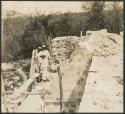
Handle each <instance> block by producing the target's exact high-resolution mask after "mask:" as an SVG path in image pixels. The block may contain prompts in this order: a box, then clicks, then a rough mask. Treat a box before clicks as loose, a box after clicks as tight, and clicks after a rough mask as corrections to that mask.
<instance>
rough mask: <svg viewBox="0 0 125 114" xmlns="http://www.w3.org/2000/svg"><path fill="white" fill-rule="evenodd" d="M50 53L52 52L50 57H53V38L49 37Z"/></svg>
mask: <svg viewBox="0 0 125 114" xmlns="http://www.w3.org/2000/svg"><path fill="white" fill-rule="evenodd" d="M49 52H50V56H52V39H51V36H49Z"/></svg>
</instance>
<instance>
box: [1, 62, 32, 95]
mask: <svg viewBox="0 0 125 114" xmlns="http://www.w3.org/2000/svg"><path fill="white" fill-rule="evenodd" d="M26 61H27V60H19V61H17V62H14V63H13V64H12V63H2V73H1V75H2V78H3V82H4V87H5V91H8V92H11V93H13V92H14V91H15V90H16V89H18V88H19V87H20V86H21V85H22V84H23V82H24V79H23V77H22V76H21V75H20V73H19V71H18V70H19V69H22V71H24V70H23V69H24V68H25V67H27V65H28V64H29V62H30V61H28V62H26ZM28 66H29V65H28ZM24 72H25V74H26V75H27V74H29V73H27V72H26V71H24Z"/></svg>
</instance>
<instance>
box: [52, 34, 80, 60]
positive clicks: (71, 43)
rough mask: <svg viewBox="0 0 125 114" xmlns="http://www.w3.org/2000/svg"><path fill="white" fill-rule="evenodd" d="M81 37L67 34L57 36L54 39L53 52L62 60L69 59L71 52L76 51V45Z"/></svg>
mask: <svg viewBox="0 0 125 114" xmlns="http://www.w3.org/2000/svg"><path fill="white" fill-rule="evenodd" d="M79 40H80V37H76V36H67V37H57V38H55V39H53V40H52V52H53V55H55V56H56V58H57V59H58V60H60V61H64V60H66V59H68V58H69V57H70V55H71V53H72V52H73V51H74V49H75V46H76V45H77V43H78V42H79Z"/></svg>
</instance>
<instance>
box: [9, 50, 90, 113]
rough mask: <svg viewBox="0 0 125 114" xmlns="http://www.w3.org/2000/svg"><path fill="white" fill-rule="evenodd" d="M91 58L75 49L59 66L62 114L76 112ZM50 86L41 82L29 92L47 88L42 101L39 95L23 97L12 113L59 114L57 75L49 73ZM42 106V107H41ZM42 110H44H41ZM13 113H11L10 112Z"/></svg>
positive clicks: (85, 51)
mask: <svg viewBox="0 0 125 114" xmlns="http://www.w3.org/2000/svg"><path fill="white" fill-rule="evenodd" d="M91 62H92V56H91V54H90V53H89V52H88V51H87V50H86V49H84V48H76V49H75V50H74V51H73V53H72V54H71V56H70V58H69V59H68V61H64V62H62V63H61V64H60V69H61V75H62V93H63V96H62V112H77V111H78V109H79V105H80V102H81V99H82V96H83V94H84V90H85V85H86V79H87V76H88V71H89V68H90V66H91ZM50 77H51V79H52V80H51V82H52V83H51V84H50V85H49V83H48V82H41V83H39V84H37V85H35V86H34V89H32V90H31V92H35V91H36V90H37V89H41V88H43V87H44V88H47V86H48V85H49V86H50V87H49V89H48V88H47V89H48V92H47V93H46V94H45V96H44V99H41V97H40V95H39V94H35V95H31V94H30V95H28V96H26V97H24V99H23V101H22V102H21V104H18V105H19V106H17V108H16V110H15V111H14V112H60V100H61V99H60V98H61V97H60V85H59V75H58V73H50ZM42 105H44V107H42V109H41V106H42ZM43 108H44V110H43ZM10 112H13V111H10Z"/></svg>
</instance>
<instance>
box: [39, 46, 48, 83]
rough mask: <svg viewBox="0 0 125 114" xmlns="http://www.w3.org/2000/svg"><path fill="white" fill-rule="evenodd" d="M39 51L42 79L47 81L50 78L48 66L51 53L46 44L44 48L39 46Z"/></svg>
mask: <svg viewBox="0 0 125 114" xmlns="http://www.w3.org/2000/svg"><path fill="white" fill-rule="evenodd" d="M38 51H39V52H38V54H37V57H38V66H39V69H40V73H42V80H44V81H46V80H47V79H48V71H47V68H48V65H49V59H50V54H49V51H48V50H47V49H46V47H45V45H43V46H42V48H40V47H39V48H38Z"/></svg>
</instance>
